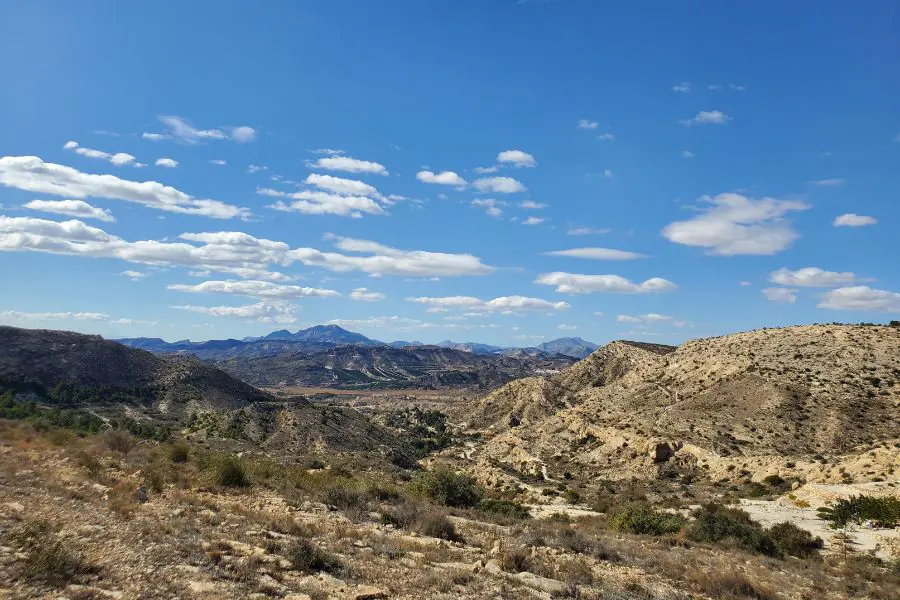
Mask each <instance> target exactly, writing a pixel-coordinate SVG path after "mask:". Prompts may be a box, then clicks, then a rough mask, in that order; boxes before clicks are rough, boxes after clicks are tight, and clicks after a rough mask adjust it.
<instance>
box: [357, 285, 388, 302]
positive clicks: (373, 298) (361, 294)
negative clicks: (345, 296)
mask: <svg viewBox="0 0 900 600" xmlns="http://www.w3.org/2000/svg"><path fill="white" fill-rule="evenodd" d="M350 297H351V298H352V299H354V300H359V301H361V302H378V301H379V300H384V299H385V298H387V296H385V295H384V294H382V293H381V292H370V291H369V290H368V288H364V287H361V288H356V289H355V290H353V291H352V292H350Z"/></svg>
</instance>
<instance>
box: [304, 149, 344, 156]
mask: <svg viewBox="0 0 900 600" xmlns="http://www.w3.org/2000/svg"><path fill="white" fill-rule="evenodd" d="M310 152H312V153H313V154H327V155H328V156H336V155H339V154H344V151H343V150H338V149H335V148H317V149H316V150H310Z"/></svg>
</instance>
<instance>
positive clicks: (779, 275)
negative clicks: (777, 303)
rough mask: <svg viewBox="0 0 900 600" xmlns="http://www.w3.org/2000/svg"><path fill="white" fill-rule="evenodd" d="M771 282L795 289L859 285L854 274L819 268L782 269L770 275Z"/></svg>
mask: <svg viewBox="0 0 900 600" xmlns="http://www.w3.org/2000/svg"><path fill="white" fill-rule="evenodd" d="M769 281H771V282H772V283H776V284H778V285H784V286H795V287H840V286H845V285H848V284H852V283H859V281H860V280H859V279H857V277H856V275H855V274H854V273H850V272H844V273H837V272H835V271H824V270H822V269H820V268H818V267H806V268H804V269H797V270H796V271H791V270H790V269H788V268H781V269H778V270H777V271H773V272H772V273H770V274H769Z"/></svg>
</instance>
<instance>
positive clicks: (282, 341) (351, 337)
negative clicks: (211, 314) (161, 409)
mask: <svg viewBox="0 0 900 600" xmlns="http://www.w3.org/2000/svg"><path fill="white" fill-rule="evenodd" d="M116 341H118V342H120V343H122V344H125V345H126V346H131V347H132V348H140V349H142V350H148V351H150V352H190V353H192V354H195V355H196V356H197V357H199V358H201V359H203V360H221V359H225V358H230V357H234V356H237V355H247V354H249V355H253V356H271V355H274V354H278V353H281V352H288V351H293V352H320V351H322V350H328V349H330V348H334V347H337V346H344V345H353V346H372V347H375V346H389V347H391V348H408V347H419V346H427V345H428V344H423V343H422V342H418V341H411V342H410V341H402V340H401V341H396V342H382V341H379V340H373V339H371V338H368V337H366V336H364V335H363V334H361V333H356V332H354V331H348V330H346V329H344V328H343V327H340V326H338V325H315V326H314V327H310V328H309V329H301V330H299V331H297V332H294V333H291V332H290V331H288V330H287V329H280V330H278V331H273V332H272V333H269V334H267V335H264V336H261V337H246V338H244V339H242V340H233V339H229V340H210V341H207V342H192V341H190V340H181V341H178V342H166V341H165V340H162V339H160V338H122V339H120V340H116ZM434 345H435V346H438V347H441V348H450V349H453V350H459V351H461V352H469V353H472V354H484V355H490V354H497V355H504V354H505V355H511V354H523V353H524V354H529V355H540V354H541V353H547V354H551V355H552V354H563V355H565V356H571V357H572V358H578V359H581V358H584V357H585V356H587V355H588V354H590V353H591V352H593V351H594V350H596V349H597V348H599V346H597V344H593V343H591V342H587V341H585V340H583V339H581V338H559V339H556V340H551V341H549V342H545V343H543V344H539V345H537V346H533V347H527V348H517V347H504V346H492V345H490V344H481V343H478V342H453V341H451V340H444V341H442V342H439V343H437V344H434Z"/></svg>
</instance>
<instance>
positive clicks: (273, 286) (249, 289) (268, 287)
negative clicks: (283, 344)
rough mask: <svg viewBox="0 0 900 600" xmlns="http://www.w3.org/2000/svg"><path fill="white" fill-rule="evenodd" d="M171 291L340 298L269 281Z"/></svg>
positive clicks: (232, 282)
mask: <svg viewBox="0 0 900 600" xmlns="http://www.w3.org/2000/svg"><path fill="white" fill-rule="evenodd" d="M166 287H167V288H168V289H170V290H175V291H179V292H190V293H194V294H234V295H237V296H249V297H251V298H279V299H287V298H292V299H293V298H329V297H336V296H340V295H341V294H340V293H339V292H336V291H335V290H328V289H319V288H311V287H300V286H297V285H280V284H277V283H271V282H268V281H253V280H250V281H246V280H245V281H239V280H235V279H229V280H227V281H204V282H203V283H198V284H197V285H185V284H181V283H173V284H169V285H168V286H166Z"/></svg>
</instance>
